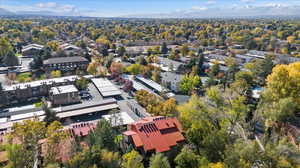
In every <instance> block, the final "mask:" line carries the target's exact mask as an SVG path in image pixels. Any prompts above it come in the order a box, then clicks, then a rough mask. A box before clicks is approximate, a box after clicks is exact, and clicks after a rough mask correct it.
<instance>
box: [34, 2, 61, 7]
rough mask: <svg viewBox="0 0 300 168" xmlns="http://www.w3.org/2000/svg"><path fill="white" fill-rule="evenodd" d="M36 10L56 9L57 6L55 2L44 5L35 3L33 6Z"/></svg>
mask: <svg viewBox="0 0 300 168" xmlns="http://www.w3.org/2000/svg"><path fill="white" fill-rule="evenodd" d="M35 6H36V7H38V8H56V7H57V6H58V4H57V3H56V2H46V3H37V4H35Z"/></svg>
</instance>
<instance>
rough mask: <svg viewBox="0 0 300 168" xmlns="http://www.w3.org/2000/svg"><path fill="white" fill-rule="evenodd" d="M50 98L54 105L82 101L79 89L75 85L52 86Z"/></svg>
mask: <svg viewBox="0 0 300 168" xmlns="http://www.w3.org/2000/svg"><path fill="white" fill-rule="evenodd" d="M49 98H50V101H51V102H52V105H54V106H56V105H65V104H73V103H78V102H80V98H79V91H78V89H77V88H76V87H75V86H74V85H65V86H57V87H52V88H51V89H50V93H49Z"/></svg>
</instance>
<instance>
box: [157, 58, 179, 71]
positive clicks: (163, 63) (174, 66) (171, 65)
mask: <svg viewBox="0 0 300 168" xmlns="http://www.w3.org/2000/svg"><path fill="white" fill-rule="evenodd" d="M152 65H154V66H156V67H160V68H161V70H162V71H165V72H168V71H178V70H179V68H180V67H181V66H183V65H184V63H182V62H179V61H174V60H171V59H169V58H165V57H158V62H157V63H153V64H152Z"/></svg>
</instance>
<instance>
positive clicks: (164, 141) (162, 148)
mask: <svg viewBox="0 0 300 168" xmlns="http://www.w3.org/2000/svg"><path fill="white" fill-rule="evenodd" d="M123 135H124V141H123V147H124V148H125V149H126V148H127V147H128V146H130V145H132V146H133V148H134V149H135V150H137V151H139V152H140V153H142V154H143V155H148V154H152V153H156V152H168V151H170V150H171V149H172V148H173V147H175V146H176V145H178V144H180V143H182V142H184V140H185V139H184V136H183V135H182V127H181V124H180V123H179V121H178V120H177V119H176V118H171V117H170V118H167V117H146V118H144V119H142V120H139V121H137V122H134V123H133V124H130V125H128V131H125V132H123Z"/></svg>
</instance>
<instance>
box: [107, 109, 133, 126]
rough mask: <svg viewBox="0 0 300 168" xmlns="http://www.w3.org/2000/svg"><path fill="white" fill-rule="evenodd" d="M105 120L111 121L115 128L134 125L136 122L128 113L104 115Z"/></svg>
mask: <svg viewBox="0 0 300 168" xmlns="http://www.w3.org/2000/svg"><path fill="white" fill-rule="evenodd" d="M103 118H104V119H105V120H107V121H109V122H110V123H111V125H112V126H113V127H116V126H122V125H128V124H132V123H134V120H133V119H132V118H131V117H130V116H129V115H128V114H127V113H126V112H120V113H115V114H109V115H104V116H103Z"/></svg>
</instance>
